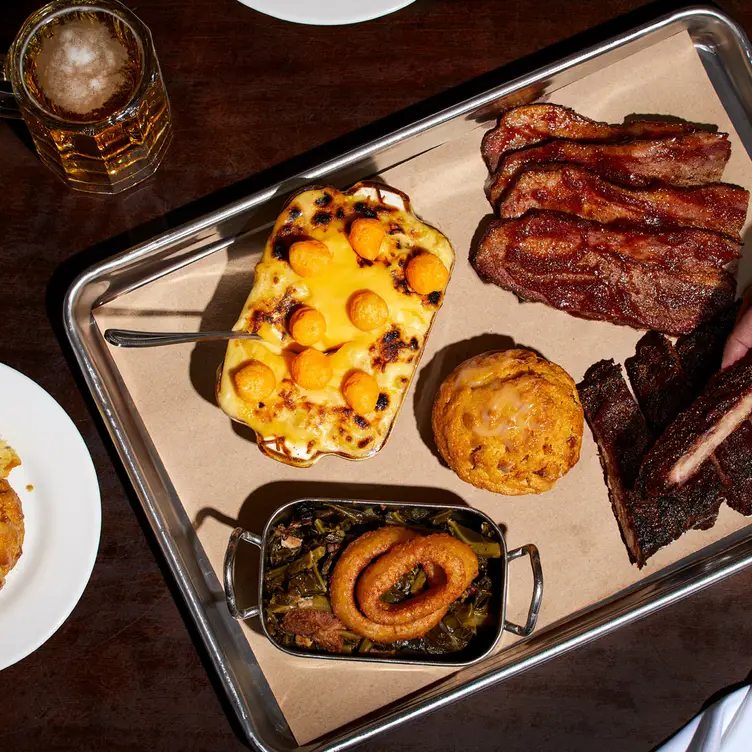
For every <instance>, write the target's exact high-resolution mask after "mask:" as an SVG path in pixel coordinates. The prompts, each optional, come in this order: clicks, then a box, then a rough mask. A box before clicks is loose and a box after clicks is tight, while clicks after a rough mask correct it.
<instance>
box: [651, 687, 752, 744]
mask: <svg viewBox="0 0 752 752" xmlns="http://www.w3.org/2000/svg"><path fill="white" fill-rule="evenodd" d="M750 750H752V687H742V688H741V689H737V690H736V692H732V693H731V694H730V695H726V696H725V697H723V698H721V699H720V700H718V702H716V703H714V704H713V705H711V706H710V707H709V708H708V709H707V710H705V711H703V712H702V713H700V714H699V715H697V716H695V717H694V718H693V719H692V720H691V721H690V722H689V723H688V724H687V725H686V726H685V727H684V728H683V729H682V730H681V731H679V732H678V733H677V734H676V735H675V736H672V737H671V739H669V740H668V741H667V742H666V743H665V744H664V745H663V746H662V747H659V749H658V750H657V751H656V752H750Z"/></svg>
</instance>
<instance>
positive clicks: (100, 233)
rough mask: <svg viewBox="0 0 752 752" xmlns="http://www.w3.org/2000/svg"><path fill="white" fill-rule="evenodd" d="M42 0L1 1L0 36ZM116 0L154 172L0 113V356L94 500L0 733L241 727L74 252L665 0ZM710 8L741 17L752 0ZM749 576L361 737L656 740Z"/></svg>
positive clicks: (727, 629) (740, 656)
mask: <svg viewBox="0 0 752 752" xmlns="http://www.w3.org/2000/svg"><path fill="white" fill-rule="evenodd" d="M39 4H40V3H39V2H38V1H37V0H16V2H13V3H4V4H3V12H2V18H1V19H0V49H2V48H3V46H7V43H8V42H10V40H11V39H12V37H13V35H14V33H15V31H16V30H17V29H18V27H19V26H20V24H21V22H22V21H23V19H24V18H25V17H26V16H27V15H28V14H29V13H30V12H31V11H32V10H34V9H35V8H36V7H38V5H39ZM126 4H127V5H128V6H130V7H131V8H133V9H134V10H135V11H136V12H137V13H138V15H139V16H140V17H141V18H142V19H143V21H144V22H145V23H146V24H147V25H148V26H149V27H150V28H151V30H152V32H153V35H154V40H155V44H156V49H157V52H158V56H159V59H160V62H161V65H162V70H163V73H164V77H165V80H166V85H167V89H168V91H169V95H170V97H171V100H172V106H173V115H174V126H175V137H174V141H173V144H172V146H171V148H170V151H169V153H168V154H167V156H166V159H165V161H164V163H163V164H162V166H161V168H160V170H159V171H158V173H157V174H156V176H155V177H153V178H152V179H150V180H149V181H148V182H146V183H145V184H143V186H141V187H139V188H137V189H134V190H132V191H131V192H128V193H125V194H123V195H121V196H118V197H96V196H88V195H84V194H81V193H76V192H74V191H71V190H69V189H68V188H66V187H65V186H63V185H62V184H61V183H58V182H57V180H56V179H55V178H54V177H53V176H52V174H51V173H49V172H48V171H47V170H46V169H45V168H44V167H43V166H42V165H41V164H40V162H39V161H38V160H37V158H36V156H35V155H34V153H33V151H32V150H31V149H30V148H29V140H28V137H27V136H26V134H25V132H24V130H23V128H20V127H17V124H10V123H7V122H3V123H0V155H2V158H1V159H0V180H2V184H3V186H4V188H3V190H2V197H1V198H0V239H1V242H0V362H3V363H7V364H8V365H10V366H12V367H13V368H16V369H18V370H20V371H22V372H23V373H25V374H27V375H28V376H30V377H31V378H32V379H34V380H35V381H37V382H38V383H40V384H41V385H42V386H43V387H44V388H45V389H47V390H48V391H49V392H50V393H51V394H52V395H53V396H54V397H55V398H56V399H57V400H58V401H59V402H60V404H61V405H62V406H63V407H64V408H65V409H66V410H67V412H68V413H69V414H70V415H71V416H72V418H73V420H74V421H75V423H76V425H77V426H78V428H79V429H80V431H81V433H82V434H83V436H84V438H85V440H86V443H87V445H88V447H89V449H90V451H91V453H92V456H93V458H94V463H95V465H96V469H97V472H98V475H99V482H100V486H101V492H102V513H103V520H102V538H101V543H100V547H99V555H98V558H97V562H96V566H95V567H94V571H93V574H92V577H91V581H90V583H89V585H88V588H87V589H86V592H85V593H84V595H83V597H82V598H81V601H80V602H79V604H78V605H77V606H76V608H75V610H74V611H73V613H72V615H71V617H70V618H69V619H68V621H67V622H66V623H65V624H64V625H63V626H62V627H61V628H60V629H59V630H58V632H57V633H56V634H55V635H54V636H53V637H52V638H51V639H50V640H49V641H48V642H47V643H46V644H45V645H44V646H42V647H41V648H40V649H39V650H37V651H36V652H35V653H34V654H33V655H30V656H29V657H27V658H26V659H24V660H23V661H21V662H20V663H18V664H17V665H15V666H12V667H11V668H8V669H6V670H5V671H2V672H1V673H0V749H3V750H9V751H11V750H13V751H19V752H20V751H22V750H40V749H43V750H121V749H122V750H130V749H149V750H173V749H175V750H214V749H222V750H230V749H241V748H242V745H243V742H242V740H241V738H240V736H239V733H238V731H237V725H236V723H235V721H234V719H233V718H232V717H231V712H230V711H229V710H228V705H227V703H226V701H225V698H224V696H223V693H222V689H221V687H220V686H219V684H218V682H217V681H216V679H215V677H214V675H213V672H212V669H211V667H210V666H209V664H208V660H207V658H206V655H205V652H204V650H203V648H202V646H201V645H200V644H199V641H198V639H197V635H196V632H195V630H194V629H193V626H192V624H191V623H190V621H189V619H188V617H187V614H186V611H185V610H184V609H183V608H182V606H181V605H180V604H179V603H176V600H175V598H176V594H177V591H176V589H175V587H174V586H173V583H172V581H171V578H170V575H169V572H168V571H167V568H166V566H165V564H164V562H163V560H162V556H161V554H160V552H159V551H158V549H157V547H156V544H155V542H154V538H153V536H152V534H151V531H150V529H149V527H148V525H147V524H146V523H145V520H144V515H143V513H142V511H141V509H140V506H139V502H138V500H137V499H136V497H135V494H134V492H133V491H132V489H131V488H130V486H129V484H128V482H127V479H126V478H125V475H124V472H123V471H122V468H121V467H120V463H119V461H118V459H117V457H116V455H115V453H114V450H113V448H112V445H111V443H110V440H109V438H108V437H107V435H106V432H105V430H104V429H103V425H102V422H101V421H100V419H99V417H98V414H97V413H96V409H95V408H94V407H93V403H92V402H91V400H90V399H89V398H88V396H86V395H85V394H84V391H83V388H84V385H83V382H82V379H81V377H80V375H79V374H78V373H77V366H76V364H75V362H74V360H73V358H72V355H71V352H70V350H69V348H68V347H67V344H66V342H65V338H64V334H63V332H62V328H61V301H62V296H63V294H64V292H65V289H66V286H67V285H68V283H69V282H70V281H71V279H72V278H73V276H74V275H75V274H76V272H77V271H78V270H80V269H82V268H84V267H86V266H88V265H89V264H90V263H93V262H94V261H96V260H99V259H101V258H104V257H106V256H108V255H110V254H112V253H114V252H116V251H119V250H124V249H125V248H127V247H129V246H130V245H133V244H134V243H136V242H139V241H141V240H144V239H146V238H148V237H149V236H151V235H154V234H156V233H158V232H161V231H163V230H165V229H167V228H168V227H171V226H174V225H175V224H178V223H181V222H183V221H185V220H188V219H191V218H194V217H198V216H200V215H201V214H203V213H205V212H206V211H208V210H211V209H214V208H216V207H218V206H220V205H222V204H223V203H226V202H227V201H229V200H232V199H235V198H239V197H241V196H243V195H244V194H247V193H248V192H250V191H251V190H253V189H254V188H255V187H257V186H259V185H260V184H261V183H263V182H266V181H268V180H269V179H271V177H273V176H274V175H276V174H277V171H276V170H275V169H271V171H270V168H275V166H277V165H280V164H282V163H284V162H286V161H288V160H291V159H293V158H294V157H296V156H297V155H300V154H303V153H305V152H307V151H309V150H311V149H313V148H315V147H318V146H319V145H322V144H325V143H327V142H329V141H331V140H332V139H337V138H340V137H342V136H343V135H345V134H347V133H349V132H351V131H354V130H355V129H358V128H361V127H363V126H366V125H368V124H369V123H371V122H373V121H375V120H378V119H380V118H384V117H386V116H389V115H391V114H393V113H396V112H398V111H400V110H402V109H403V108H406V107H408V106H410V105H413V104H415V103H418V102H420V101H421V100H424V99H425V98H427V97H432V96H435V95H439V94H441V93H442V92H444V91H445V90H448V89H450V88H451V87H455V86H457V85H459V84H462V83H463V82H465V81H468V80H469V79H472V78H474V77H476V76H479V75H481V74H483V73H485V72H487V71H491V70H493V69H497V68H500V67H502V66H509V67H508V71H509V72H510V74H511V73H512V72H515V74H516V73H518V72H520V70H521V69H522V68H524V66H525V65H530V64H535V62H536V61H537V60H540V59H541V58H540V55H539V53H538V51H539V50H542V49H547V53H546V54H548V55H549V56H550V55H552V54H564V53H566V52H571V51H572V50H573V49H574V48H575V47H576V46H577V45H578V44H580V45H581V44H583V43H585V42H587V41H588V40H589V39H591V38H592V37H591V36H589V35H588V34H585V35H584V36H583V32H586V31H587V30H588V29H591V28H593V27H596V26H598V25H601V24H607V25H606V27H605V28H604V29H601V31H600V32H599V33H604V32H605V33H617V32H619V31H622V30H624V29H626V28H627V26H628V25H629V24H634V23H635V22H637V21H642V20H645V19H646V18H649V17H650V16H651V15H652V16H655V15H658V14H659V13H660V12H661V11H662V10H663V11H665V10H666V9H670V8H671V6H669V5H666V4H662V5H653V6H650V7H648V8H647V9H645V8H643V9H642V10H640V11H637V9H638V6H640V5H641V3H640V0H612V2H608V3H604V2H599V1H598V0H548V2H540V1H536V0H516V1H515V2H501V1H499V2H494V0H418V1H417V2H416V3H414V4H413V5H411V6H410V7H408V8H406V9H404V10H402V11H399V12H398V13H395V14H394V15H392V16H388V17H386V18H383V19H379V20H376V21H372V22H369V23H365V24H361V25H357V26H346V27H333V28H314V27H305V26H298V25H294V24H290V23H285V22H282V21H278V20H275V19H272V18H269V17H266V16H263V15H261V14H259V13H257V12H255V11H252V10H250V9H249V8H247V7H245V6H243V5H241V4H240V3H239V2H237V1H236V0H150V1H149V2H138V0H127V2H126ZM723 9H724V10H726V11H727V12H728V13H729V14H730V15H731V16H732V17H734V18H735V19H736V20H737V21H739V22H740V23H741V24H742V26H743V27H744V28H745V29H746V31H747V33H748V34H752V4H750V3H749V2H748V1H747V0H725V1H724V2H723ZM635 12H636V13H635ZM630 13H631V15H627V16H626V17H622V16H624V14H630ZM620 17H621V18H620ZM574 35H580V36H579V37H577V38H575V40H573V41H571V40H570V41H565V40H568V39H570V38H571V37H573V36H574ZM552 46H553V48H552ZM551 48H552V49H551ZM523 58H524V59H525V60H523V62H522V63H520V64H514V61H517V60H520V59H523ZM288 167H289V165H288ZM282 169H285V168H282ZM0 429H2V426H0ZM40 430H42V429H41V427H40ZM40 441H43V438H40ZM59 482H60V483H63V484H64V483H65V478H60V481H59ZM751 592H752V570H748V571H746V572H742V573H740V574H737V575H735V576H734V577H731V578H729V579H727V580H725V581H724V582H722V583H720V584H717V585H715V586H714V587H712V588H709V589H707V590H704V591H702V592H700V593H698V594H696V595H694V596H692V597H690V598H688V599H686V600H684V601H682V602H681V603H679V604H677V605H674V606H672V607H671V608H668V609H665V610H663V611H661V612H659V613H657V614H655V615H653V616H650V617H648V618H646V619H644V620H643V621H641V622H638V623H636V624H634V625H632V626H629V627H626V628H623V629H621V630H619V631H617V632H616V633H614V634H612V635H610V636H608V637H605V638H602V639H600V640H598V641H597V642H594V643H591V644H590V645H588V646H585V647H583V648H581V649H579V650H577V651H576V652H573V653H570V654H568V655H566V656H564V657H560V658H558V659H556V660H554V661H551V662H549V663H547V664H545V665H543V666H541V667H539V668H537V669H535V670H532V671H530V672H528V673H526V674H523V675H521V676H518V677H516V678H513V679H511V680H509V681H507V682H505V683H504V684H501V685H497V686H495V687H492V688H490V689H488V690H486V691H484V692H483V693H482V694H478V695H475V696H473V697H471V698H469V699H466V700H464V701H462V702H459V703H457V704H455V705H453V706H452V707H450V708H448V709H446V710H444V711H442V712H441V713H436V714H432V715H430V716H428V717H425V718H423V719H421V720H418V721H416V722H413V723H409V724H407V725H405V726H402V727H400V728H399V729H397V730H395V731H392V732H390V733H388V734H385V735H383V736H380V737H377V738H376V739H374V740H373V741H371V742H370V743H368V744H366V745H364V746H363V747H361V748H360V749H361V750H363V751H365V750H369V751H374V750H381V749H389V750H426V749H428V750H454V749H464V750H494V749H499V750H501V749H504V750H505V751H506V752H513V751H514V750H526V751H527V750H557V752H562V751H564V750H610V751H612V752H617V751H618V750H624V751H627V750H646V749H649V748H651V747H652V746H654V745H656V744H657V743H659V742H660V741H661V740H663V739H664V738H666V737H667V736H668V735H670V734H671V733H672V732H673V731H674V730H676V729H677V728H678V727H679V726H681V725H682V724H683V723H685V722H686V721H687V720H689V718H690V717H691V716H692V715H694V714H695V713H696V712H697V711H698V710H699V709H700V708H701V706H702V705H703V703H705V702H706V701H708V700H709V699H710V698H711V697H712V696H713V695H714V693H718V692H719V691H721V690H723V689H724V688H726V687H728V686H729V685H732V684H734V683H737V682H741V681H743V680H745V678H747V676H748V673H749V672H750V669H752V660H751V654H750V645H752V619H750V616H749V613H750V604H751V603H752V596H751V595H750V593H751Z"/></svg>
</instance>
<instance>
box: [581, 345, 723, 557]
mask: <svg viewBox="0 0 752 752" xmlns="http://www.w3.org/2000/svg"><path fill="white" fill-rule="evenodd" d="M577 389H578V391H579V394H580V400H581V402H582V407H583V409H584V411H585V417H586V418H587V421H588V424H589V425H590V428H591V430H592V432H593V437H594V438H595V441H596V443H597V445H598V451H599V455H600V459H601V464H602V466H603V471H604V474H605V476H606V484H607V486H608V491H609V498H610V499H611V506H612V509H613V512H614V516H615V517H616V519H617V521H618V523H619V528H620V530H621V534H622V538H623V539H624V543H625V545H626V546H627V550H628V552H629V558H630V561H632V562H635V563H636V564H637V566H639V567H643V566H644V565H645V562H646V560H647V559H648V558H649V557H650V556H652V555H653V554H654V553H655V552H656V551H658V550H659V549H660V548H662V547H663V546H665V545H667V544H669V543H671V542H672V541H674V540H676V539H677V538H678V537H679V536H680V535H681V534H682V533H684V532H686V531H687V530H689V529H691V528H702V529H705V528H708V527H711V526H712V524H713V522H714V521H715V518H716V517H717V515H718V508H719V506H720V504H721V502H722V499H723V497H722V496H721V495H720V494H719V493H718V492H719V490H720V480H719V478H718V476H717V475H716V474H714V473H712V472H707V471H704V472H703V473H702V474H701V475H700V476H698V477H696V478H695V479H694V480H693V481H692V482H691V483H690V484H688V485H687V487H685V488H684V489H682V492H681V493H680V494H675V495H672V496H658V497H646V496H644V495H643V494H642V492H641V490H640V488H639V485H637V483H636V482H637V479H638V476H639V470H640V463H641V462H642V458H643V456H644V454H645V451H646V450H647V449H648V447H649V446H650V444H651V442H652V440H653V436H652V434H651V432H650V430H649V429H648V427H647V424H646V423H645V419H644V417H643V415H642V413H641V412H640V409H639V408H638V406H637V403H636V402H635V401H634V398H633V397H632V394H631V392H630V391H629V389H628V388H627V384H626V382H625V380H624V376H623V375H622V371H621V367H620V366H618V365H616V364H615V363H614V362H613V361H612V360H602V361H600V362H599V363H596V364H595V365H593V366H591V367H590V368H589V369H588V371H587V373H586V374H585V378H584V380H583V381H582V383H580V384H578V385H577Z"/></svg>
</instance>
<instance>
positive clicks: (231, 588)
mask: <svg viewBox="0 0 752 752" xmlns="http://www.w3.org/2000/svg"><path fill="white" fill-rule="evenodd" d="M240 541H245V542H246V543H253V545H254V546H258V548H259V549H261V548H262V546H263V541H262V540H261V537H260V536H258V535H254V534H253V533H249V532H248V531H247V530H243V528H242V527H236V528H235V529H234V530H233V531H232V535H230V540H229V541H228V543H227V551H225V565H224V579H225V600H226V601H227V608H228V610H229V611H230V615H231V616H232V617H233V618H234V619H237V620H238V621H243V620H244V619H250V618H251V617H253V616H258V615H259V614H260V613H261V607H260V606H250V607H249V608H244V609H242V610H241V609H239V608H238V601H237V597H236V595H235V557H236V555H237V552H238V544H239V543H240Z"/></svg>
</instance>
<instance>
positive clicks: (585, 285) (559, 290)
mask: <svg viewBox="0 0 752 752" xmlns="http://www.w3.org/2000/svg"><path fill="white" fill-rule="evenodd" d="M738 253H739V247H738V245H736V244H735V243H733V242H731V241H729V240H728V239H727V238H724V237H723V236H721V235H718V234H717V233H712V232H707V231H705V230H695V229H687V228H684V229H676V230H661V231H653V232H648V231H646V230H640V229H639V228H635V229H624V228H619V229H616V228H610V227H608V226H605V225H601V224H599V223H597V222H589V221H587V220H583V219H578V218H576V217H572V216H570V215H567V214H559V213H556V212H545V211H531V212H528V213H527V214H526V215H525V216H524V217H522V218H520V219H511V220H496V221H493V222H491V223H490V225H489V227H488V228H487V230H486V232H485V234H484V236H483V238H482V239H481V242H480V244H479V246H478V248H477V250H476V252H475V253H474V255H473V258H472V259H471V260H472V264H473V266H474V267H475V270H476V271H477V272H478V273H479V274H480V275H481V277H483V278H485V279H487V280H490V281H492V282H494V283H496V284H497V285H499V286H500V287H503V288H504V289H506V290H511V291H512V292H514V293H516V294H517V295H519V296H520V297H522V298H524V299H526V300H535V301H540V302H543V303H546V304H547V305H550V306H552V307H554V308H558V309H559V310H563V311H567V312H568V313H571V314H573V315H575V316H581V317H583V318H591V319H602V320H605V321H612V322H614V323H618V324H627V325H629V326H634V327H636V328H644V329H657V330H659V331H663V332H667V333H669V334H684V333H687V332H690V331H692V329H694V328H695V327H696V326H697V325H698V324H699V323H701V322H702V321H704V320H706V319H708V318H710V317H712V316H713V315H714V314H715V313H717V311H719V310H720V309H722V308H724V307H726V306H728V305H729V304H730V303H731V302H732V301H733V299H734V294H735V291H736V283H735V280H734V278H733V277H732V275H731V274H729V273H728V272H727V271H725V270H724V269H722V268H719V267H720V265H721V264H725V263H728V262H729V261H731V260H733V259H735V258H736V257H737V256H738Z"/></svg>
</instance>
